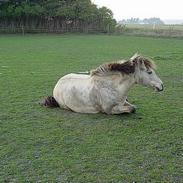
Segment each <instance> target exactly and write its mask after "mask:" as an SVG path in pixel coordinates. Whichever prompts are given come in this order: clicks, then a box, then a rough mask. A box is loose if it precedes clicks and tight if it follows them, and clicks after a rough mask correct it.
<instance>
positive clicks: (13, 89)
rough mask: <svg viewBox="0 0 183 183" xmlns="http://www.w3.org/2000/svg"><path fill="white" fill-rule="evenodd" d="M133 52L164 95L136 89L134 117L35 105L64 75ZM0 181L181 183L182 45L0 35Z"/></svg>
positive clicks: (128, 39) (120, 39)
mask: <svg viewBox="0 0 183 183" xmlns="http://www.w3.org/2000/svg"><path fill="white" fill-rule="evenodd" d="M135 52H139V53H141V54H143V55H146V56H149V57H152V58H153V59H154V60H155V62H156V63H157V66H158V70H157V73H158V75H159V76H160V78H161V79H162V80H163V81H164V84H165V91H164V92H163V93H161V94H160V93H155V92H153V91H152V90H151V89H147V88H145V87H141V86H137V87H135V88H133V89H132V90H131V92H130V95H129V100H130V102H131V103H133V104H135V105H137V107H138V110H137V112H136V114H132V115H105V114H93V115H89V114H77V113H73V112H70V111H66V110H61V109H48V108H45V107H41V106H40V105H39V104H38V102H39V101H40V100H41V99H43V98H44V96H47V95H51V94H52V90H53V87H54V85H55V83H56V82H57V80H58V79H59V78H60V77H61V76H63V75H64V74H66V73H70V72H78V71H85V70H89V69H93V68H95V67H97V66H98V65H100V64H101V63H104V62H109V61H113V60H118V59H122V58H129V57H130V56H132V55H133V54H134V53H135ZM0 92H1V93H0V97H1V100H0V101H1V103H0V182H17V183H19V182H64V183H66V182H69V183H81V182H83V183H86V182H89V183H91V182H99V183H108V182H111V183H116V182H118V183H119V182H120V183H124V182H137V183H143V182H144V183H147V182H172V183H174V182H182V180H183V158H182V157H183V143H182V142H183V123H182V121H183V41H182V40H179V39H173V38H172V39H165V38H147V37H146V38H145V37H134V36H104V35H98V36H96V35H87V36H86V35H25V36H19V35H1V36H0Z"/></svg>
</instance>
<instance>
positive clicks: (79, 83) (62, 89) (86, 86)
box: [53, 77, 99, 113]
mask: <svg viewBox="0 0 183 183" xmlns="http://www.w3.org/2000/svg"><path fill="white" fill-rule="evenodd" d="M91 88H92V86H91V83H90V81H89V78H88V77H85V78H73V79H71V78H69V79H66V78H64V79H60V80H59V81H58V83H57V85H56V86H55V89H54V92H53V95H54V98H55V99H56V101H57V102H58V103H59V105H60V106H61V107H63V108H67V109H71V110H72V111H75V112H80V113H97V112H99V111H97V109H96V107H95V104H94V103H93V102H92V101H91V97H90V95H91V94H90V91H91Z"/></svg>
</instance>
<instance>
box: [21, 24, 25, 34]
mask: <svg viewBox="0 0 183 183" xmlns="http://www.w3.org/2000/svg"><path fill="white" fill-rule="evenodd" d="M22 35H23V36H24V35H25V31H24V26H23V25H22Z"/></svg>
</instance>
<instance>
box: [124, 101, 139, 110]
mask: <svg viewBox="0 0 183 183" xmlns="http://www.w3.org/2000/svg"><path fill="white" fill-rule="evenodd" d="M124 106H131V107H134V108H135V109H137V107H136V106H135V105H133V104H130V103H129V102H128V100H126V101H125V103H124Z"/></svg>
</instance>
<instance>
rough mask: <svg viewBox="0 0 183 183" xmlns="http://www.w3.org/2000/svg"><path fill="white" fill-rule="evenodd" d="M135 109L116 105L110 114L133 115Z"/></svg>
mask: <svg viewBox="0 0 183 183" xmlns="http://www.w3.org/2000/svg"><path fill="white" fill-rule="evenodd" d="M134 112H135V107H133V106H129V105H121V104H118V105H116V106H114V107H113V108H112V110H111V114H122V113H134Z"/></svg>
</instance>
